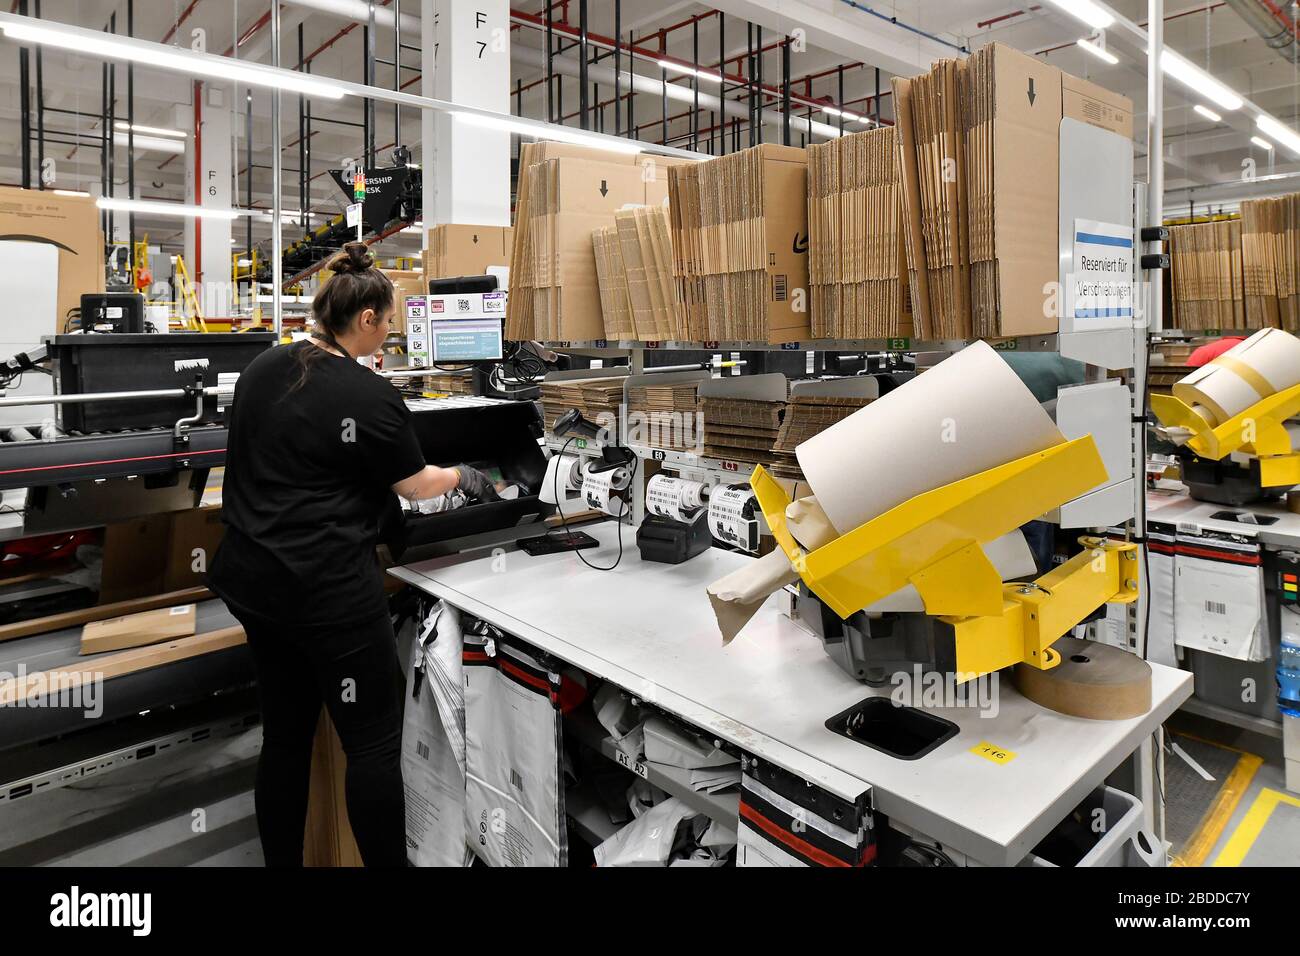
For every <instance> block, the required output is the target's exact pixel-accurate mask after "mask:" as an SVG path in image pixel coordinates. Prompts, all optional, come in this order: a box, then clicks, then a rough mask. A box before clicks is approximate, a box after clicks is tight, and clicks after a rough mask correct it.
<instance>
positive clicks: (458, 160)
mask: <svg viewBox="0 0 1300 956" xmlns="http://www.w3.org/2000/svg"><path fill="white" fill-rule="evenodd" d="M421 21H422V22H421V38H422V43H421V46H422V47H423V48H424V52H423V70H424V77H423V80H422V92H423V93H424V95H425V96H432V97H436V98H438V99H443V100H450V101H451V102H453V103H461V104H465V105H469V106H478V107H481V108H483V109H489V110H494V111H496V112H498V113H509V112H510V6H509V4H508V3H507V2H506V0H455V2H452V0H436V2H435V0H423V6H422V9H421ZM421 134H422V140H423V143H424V150H423V156H422V157H421V159H422V162H423V165H424V209H423V213H424V222H425V224H426V227H427V226H432V225H433V224H434V223H464V224H469V225H481V226H508V225H510V134H509V133H507V132H505V131H497V130H491V129H485V128H483V127H481V126H471V125H469V124H466V123H462V122H460V121H458V120H456V119H455V117H452V116H450V115H447V114H443V113H436V114H435V113H431V112H429V111H427V110H426V111H425V112H424V115H423V120H422V123H421Z"/></svg>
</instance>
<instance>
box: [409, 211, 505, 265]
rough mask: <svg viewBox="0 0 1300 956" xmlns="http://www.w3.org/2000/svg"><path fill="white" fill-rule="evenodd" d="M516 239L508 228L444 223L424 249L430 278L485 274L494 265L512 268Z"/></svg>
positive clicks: (431, 236) (429, 238) (434, 231)
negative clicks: (510, 266) (511, 259)
mask: <svg viewBox="0 0 1300 956" xmlns="http://www.w3.org/2000/svg"><path fill="white" fill-rule="evenodd" d="M512 248H513V238H512V236H511V230H510V227H509V226H467V225H462V224H460V223H443V224H442V225H438V226H434V227H433V228H432V229H430V230H429V231H428V234H427V236H426V239H425V248H424V255H423V259H424V275H425V277H426V278H427V279H445V278H454V277H456V276H479V275H485V274H486V273H487V270H488V269H489V268H491V267H494V266H509V265H510V251H511V249H512Z"/></svg>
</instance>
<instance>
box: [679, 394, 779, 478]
mask: <svg viewBox="0 0 1300 956" xmlns="http://www.w3.org/2000/svg"><path fill="white" fill-rule="evenodd" d="M785 404H786V403H785V402H783V401H782V402H762V401H756V400H754V399H745V398H706V399H703V400H702V401H701V402H700V410H701V411H702V412H703V414H704V454H705V455H707V456H708V457H710V458H726V459H730V460H734V461H748V462H754V463H756V464H761V463H764V462H768V461H771V460H772V446H773V445H774V444H775V443H776V437H777V433H778V432H779V431H780V429H781V417H782V416H783V415H784V414H785Z"/></svg>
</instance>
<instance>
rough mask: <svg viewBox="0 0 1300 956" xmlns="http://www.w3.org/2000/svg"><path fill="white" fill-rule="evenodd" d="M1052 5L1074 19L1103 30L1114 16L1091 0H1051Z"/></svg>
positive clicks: (1112, 20)
mask: <svg viewBox="0 0 1300 956" xmlns="http://www.w3.org/2000/svg"><path fill="white" fill-rule="evenodd" d="M1051 3H1052V6H1054V7H1056V8H1057V9H1058V10H1064V11H1065V12H1066V13H1068V14H1069V15H1070V16H1072V17H1074V18H1075V19H1076V20H1082V21H1083V22H1084V23H1086V24H1088V26H1090V27H1092V28H1093V29H1094V30H1104V29H1106V28H1107V27H1108V26H1110V25H1111V24H1112V23H1114V22H1115V18H1114V17H1113V16H1111V14H1110V11H1109V10H1106V9H1105V8H1103V7H1101V6H1098V5H1097V4H1095V3H1093V2H1092V0H1051Z"/></svg>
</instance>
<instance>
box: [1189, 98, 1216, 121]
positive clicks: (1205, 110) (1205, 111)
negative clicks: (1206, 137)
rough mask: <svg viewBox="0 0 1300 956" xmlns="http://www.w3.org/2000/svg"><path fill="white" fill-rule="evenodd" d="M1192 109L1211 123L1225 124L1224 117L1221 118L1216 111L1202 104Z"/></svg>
mask: <svg viewBox="0 0 1300 956" xmlns="http://www.w3.org/2000/svg"><path fill="white" fill-rule="evenodd" d="M1192 109H1193V110H1195V111H1196V112H1197V113H1200V114H1201V115H1202V116H1204V117H1205V118H1206V119H1207V120H1209V121H1210V122H1211V123H1222V122H1223V117H1222V116H1220V115H1219V114H1218V113H1216V112H1214V110H1212V109H1210V108H1209V107H1208V106H1202V105H1201V104H1200V103H1197V104H1196V105H1195V106H1193V107H1192Z"/></svg>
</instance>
